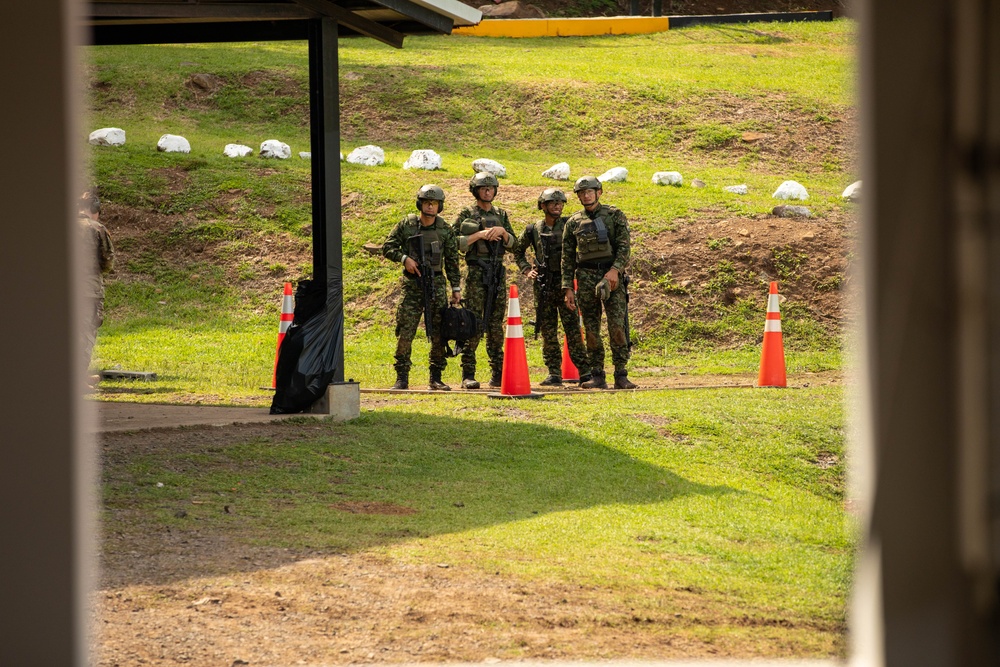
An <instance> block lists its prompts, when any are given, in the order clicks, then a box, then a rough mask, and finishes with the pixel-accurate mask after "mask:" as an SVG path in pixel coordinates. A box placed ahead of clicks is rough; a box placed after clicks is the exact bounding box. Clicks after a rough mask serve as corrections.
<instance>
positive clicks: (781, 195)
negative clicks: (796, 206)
mask: <svg viewBox="0 0 1000 667" xmlns="http://www.w3.org/2000/svg"><path fill="white" fill-rule="evenodd" d="M771 196H772V197H774V198H775V199H809V193H808V192H806V189H805V188H804V187H802V185H801V184H800V183H796V182H795V181H785V182H784V183H782V184H781V185H779V186H778V189H777V190H775V191H774V194H773V195H771Z"/></svg>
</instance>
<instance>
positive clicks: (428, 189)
mask: <svg viewBox="0 0 1000 667" xmlns="http://www.w3.org/2000/svg"><path fill="white" fill-rule="evenodd" d="M425 199H430V200H432V201H436V202H437V203H438V213H440V212H441V211H443V210H444V190H442V189H441V188H439V187H438V186H436V185H432V184H430V183H428V184H427V185H425V186H423V187H421V188H420V189H419V190H417V210H418V211H421V212H423V210H422V209H421V208H420V202H422V201H424V200H425Z"/></svg>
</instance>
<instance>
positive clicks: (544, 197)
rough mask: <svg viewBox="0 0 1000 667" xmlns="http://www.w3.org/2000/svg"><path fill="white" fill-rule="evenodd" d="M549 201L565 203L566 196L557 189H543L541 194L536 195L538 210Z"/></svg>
mask: <svg viewBox="0 0 1000 667" xmlns="http://www.w3.org/2000/svg"><path fill="white" fill-rule="evenodd" d="M550 201H561V202H562V203H564V204H565V203H566V195H564V194H563V191H562V190H560V189H559V188H545V189H544V190H542V194H540V195H538V210H539V211H541V210H542V206H543V205H544V204H546V203H547V202H550Z"/></svg>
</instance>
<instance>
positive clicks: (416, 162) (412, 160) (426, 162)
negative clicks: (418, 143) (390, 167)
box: [403, 149, 441, 171]
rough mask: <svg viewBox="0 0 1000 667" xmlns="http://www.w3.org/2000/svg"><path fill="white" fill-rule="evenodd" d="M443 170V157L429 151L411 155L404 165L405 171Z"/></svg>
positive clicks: (418, 151) (414, 152)
mask: <svg viewBox="0 0 1000 667" xmlns="http://www.w3.org/2000/svg"><path fill="white" fill-rule="evenodd" d="M440 168H441V156H440V155H438V154H437V153H435V152H434V151H432V150H429V149H423V150H417V151H413V152H412V153H410V157H409V159H407V160H406V162H404V163H403V169H426V170H428V171H433V170H435V169H440Z"/></svg>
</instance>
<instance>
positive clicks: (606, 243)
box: [573, 206, 615, 263]
mask: <svg viewBox="0 0 1000 667" xmlns="http://www.w3.org/2000/svg"><path fill="white" fill-rule="evenodd" d="M609 212H610V211H609V210H608V208H607V207H606V206H601V207H600V208H598V209H597V215H595V216H594V219H593V220H591V219H590V216H588V215H587V214H586V212H584V213H583V216H584V219H583V221H582V222H581V223H580V224H579V226H577V228H576V229H575V230H573V234H574V235H575V236H576V261H577V262H578V263H584V262H586V263H593V262H600V261H602V260H608V259H611V258H612V257H614V256H615V253H614V250H612V248H611V235H610V233H609V232H608V226H607V224H606V223H605V220H607V216H608V213H609Z"/></svg>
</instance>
